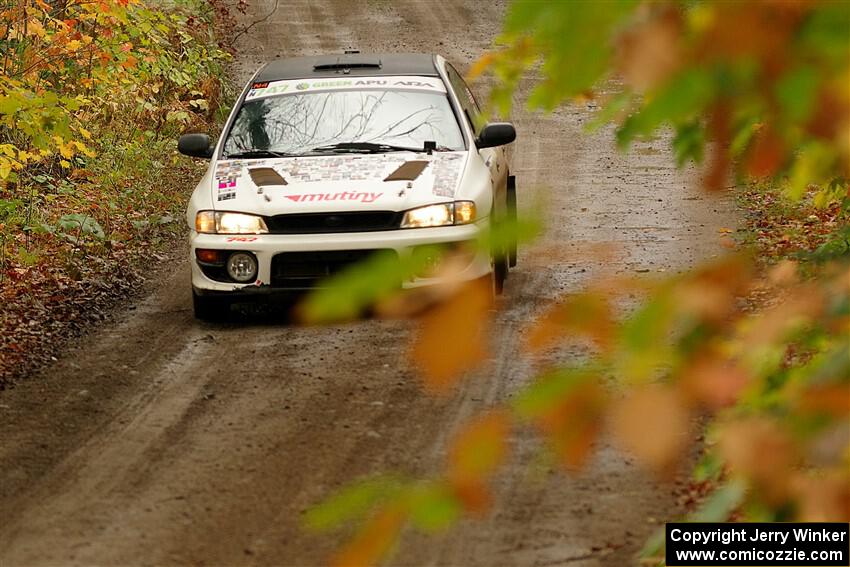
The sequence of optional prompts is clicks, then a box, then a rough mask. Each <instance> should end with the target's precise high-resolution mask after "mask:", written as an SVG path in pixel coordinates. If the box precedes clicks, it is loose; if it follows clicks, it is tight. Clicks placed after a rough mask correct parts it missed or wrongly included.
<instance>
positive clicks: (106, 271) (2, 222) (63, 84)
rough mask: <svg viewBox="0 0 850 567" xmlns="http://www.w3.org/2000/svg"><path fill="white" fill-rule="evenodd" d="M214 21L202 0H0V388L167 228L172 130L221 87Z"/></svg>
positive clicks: (222, 56) (213, 101) (184, 171)
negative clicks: (0, 304)
mask: <svg viewBox="0 0 850 567" xmlns="http://www.w3.org/2000/svg"><path fill="white" fill-rule="evenodd" d="M212 29H213V13H212V10H211V9H210V7H209V4H208V3H207V2H206V0H175V1H172V2H148V1H142V0H97V1H92V0H62V1H50V2H47V1H44V0H0V284H2V287H0V299H2V301H3V303H4V306H5V309H4V310H3V311H2V313H0V331H2V333H0V362H2V364H0V387H2V385H3V382H4V380H5V379H6V378H7V377H8V376H10V375H12V374H14V373H15V372H16V371H17V370H16V369H20V366H19V362H20V361H21V360H23V359H24V358H25V355H26V354H27V353H33V352H35V353H38V352H41V351H43V350H44V349H45V348H48V347H47V345H52V344H55V343H56V341H54V340H53V337H51V336H50V334H51V333H53V332H55V333H57V334H59V335H61V336H67V334H68V332H69V330H68V329H67V328H63V327H62V325H63V324H64V323H66V322H68V320H69V319H74V321H71V325H74V326H76V325H77V324H78V322H79V321H78V320H79V319H81V318H82V317H84V316H87V315H89V314H94V315H95V316H99V313H98V308H97V307H90V308H88V309H83V308H82V306H83V305H85V303H86V301H87V300H88V299H91V298H92V297H93V296H95V295H97V294H98V293H101V292H103V293H106V294H107V295H109V290H110V289H112V290H115V291H116V294H115V295H120V293H121V291H120V290H121V289H123V290H126V289H127V288H128V287H130V286H131V285H133V282H134V278H133V277H132V276H131V274H132V272H133V265H134V264H135V263H137V262H138V261H139V260H140V259H142V258H143V259H144V260H145V261H147V262H150V259H151V257H154V259H155V258H156V256H158V255H159V252H160V248H159V247H160V246H162V242H163V241H164V240H166V239H167V237H168V236H169V235H173V234H174V233H175V232H177V231H178V227H179V224H178V223H177V222H176V219H177V218H179V217H178V214H179V209H180V208H181V207H182V205H181V201H182V198H180V197H179V196H180V192H182V191H187V190H189V189H191V183H189V182H188V181H189V180H190V179H191V178H192V177H193V176H194V175H195V173H196V172H195V170H194V167H193V166H190V165H188V164H186V163H185V162H178V161H177V158H176V151H175V148H174V145H175V144H174V139H175V138H176V137H177V136H178V135H179V134H180V133H181V132H182V131H183V130H185V129H186V128H191V127H193V126H197V127H201V126H205V125H206V124H208V123H213V122H214V121H215V119H216V118H217V113H218V109H219V106H220V105H221V103H222V102H223V100H222V99H223V97H224V96H225V89H224V85H223V82H222V81H221V76H222V72H223V64H224V62H225V61H226V59H227V58H228V55H227V53H226V52H225V51H224V50H223V49H221V48H220V47H219V46H218V45H217V43H216V41H215V39H214V36H213V33H212ZM181 181H182V186H181ZM98 299H99V300H100V301H104V300H105V299H106V298H104V297H103V296H100V297H98ZM95 303H98V302H95ZM30 322H32V324H33V325H36V324H37V325H38V327H36V328H39V330H40V333H41V336H37V335H33V334H32V333H29V332H28V330H29V329H30Z"/></svg>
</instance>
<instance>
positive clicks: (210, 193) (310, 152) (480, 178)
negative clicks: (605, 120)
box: [178, 52, 516, 319]
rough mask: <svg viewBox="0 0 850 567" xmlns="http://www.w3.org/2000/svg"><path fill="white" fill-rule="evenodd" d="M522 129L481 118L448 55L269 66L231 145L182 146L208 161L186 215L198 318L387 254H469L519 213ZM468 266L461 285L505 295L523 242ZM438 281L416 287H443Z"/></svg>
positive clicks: (235, 121) (303, 60)
mask: <svg viewBox="0 0 850 567" xmlns="http://www.w3.org/2000/svg"><path fill="white" fill-rule="evenodd" d="M515 138H516V132H515V131H514V128H513V126H512V125H511V124H508V123H490V124H481V117H480V109H479V107H478V104H477V103H476V101H475V98H474V97H473V95H472V91H470V90H469V87H467V85H466V84H465V83H464V81H463V78H462V77H461V75H460V74H459V73H458V72H457V71H456V70H455V69H454V68H453V67H452V66H451V65H450V64H449V63H448V62H446V60H445V59H443V58H442V57H440V56H439V55H436V56H435V55H424V54H374V55H366V54H359V53H356V52H355V53H346V54H345V55H332V56H318V57H297V58H290V59H280V60H277V61H275V62H273V63H269V64H267V65H265V66H264V67H262V68H261V69H260V70H259V71H258V72H257V73H256V74H255V75H254V76H253V78H252V79H251V81H250V82H249V83H248V85H247V86H246V87H245V90H244V91H243V92H242V95H241V96H240V97H239V100H238V101H237V103H236V105H235V106H234V108H233V111H232V112H231V113H230V117H229V118H228V120H227V122H226V124H225V127H224V130H223V133H222V135H221V137H220V139H219V140H218V141H217V142H216V143H213V142H211V140H210V138H209V137H208V136H207V135H205V134H186V135H184V136H182V137H181V138H180V141H179V144H178V148H179V150H180V152H182V153H183V154H186V155H188V156H193V157H199V158H205V159H209V160H211V163H210V167H209V169H208V170H207V173H206V175H204V177H203V179H201V181H200V183H199V184H198V186H197V188H196V189H195V191H194V193H193V194H192V197H191V200H190V202H189V207H188V211H187V221H188V223H189V226H190V228H191V258H190V262H191V264H192V290H193V297H194V309H195V315H196V316H197V317H199V318H201V319H208V318H215V317H216V316H218V315H220V314H221V313H222V312H224V311H225V310H226V309H227V307H228V305H229V304H230V303H231V302H232V301H233V300H235V299H238V298H240V297H245V296H248V295H251V294H258V293H260V294H262V293H270V292H278V291H287V292H290V291H293V290H304V289H309V288H312V287H315V286H317V285H321V280H322V279H323V278H325V277H327V276H329V275H333V274H334V273H336V272H338V271H339V270H341V269H344V268H345V267H347V266H349V265H351V264H352V263H354V262H357V261H359V260H361V259H363V258H365V257H367V256H369V255H370V254H372V253H374V252H375V251H378V250H383V251H387V250H388V251H391V252H393V253H396V254H399V255H403V254H410V253H411V251H412V250H414V249H415V248H416V247H418V246H424V245H434V244H449V245H454V244H462V243H463V242H466V241H470V240H473V239H475V238H476V237H477V235H478V234H479V232H480V231H481V230H483V229H486V228H487V227H488V226H489V225H490V224H494V223H500V222H502V221H504V220H506V219H508V218H510V217H511V216H512V215H514V214H515V210H516V207H515V205H516V197H515V187H514V182H513V179H514V178H513V176H512V175H511V174H510V169H509V166H510V164H509V161H510V160H509V158H510V152H509V149H510V147H509V144H510V143H511V142H513V141H514V139H515ZM508 248H509V249H508V250H497V251H490V252H487V253H478V254H477V256H474V257H470V258H469V263H468V265H467V266H465V268H463V269H462V272H461V277H462V278H464V279H475V278H482V277H489V278H491V280H492V281H493V285H494V289H495V290H496V292H499V291H501V287H502V284H503V281H504V278H505V277H506V274H507V270H508V266H509V265H513V264H514V263H515V261H516V249H515V246H508ZM437 281H439V280H437V279H436V278H435V277H433V275H432V274H430V273H423V274H422V275H421V277H415V278H412V279H411V280H410V281H408V282H406V283H405V284H404V287H406V288H407V287H417V286H422V285H429V284H433V283H436V282H437Z"/></svg>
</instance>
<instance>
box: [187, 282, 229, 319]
mask: <svg viewBox="0 0 850 567" xmlns="http://www.w3.org/2000/svg"><path fill="white" fill-rule="evenodd" d="M192 310H193V311H194V313H195V319H199V320H201V321H221V320H222V319H225V318H226V317H227V315H228V314H229V313H230V299H229V298H226V297H216V296H209V295H200V294H198V292H197V291H195V290H194V289H193V290H192Z"/></svg>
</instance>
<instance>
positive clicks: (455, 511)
mask: <svg viewBox="0 0 850 567" xmlns="http://www.w3.org/2000/svg"><path fill="white" fill-rule="evenodd" d="M409 505H410V519H411V521H412V522H413V524H414V525H415V526H416V527H417V528H419V529H420V530H422V531H425V532H437V531H441V530H445V529H447V528H448V527H450V526H451V525H452V524H453V523H454V522H455V521H456V520H457V519H458V518H459V517H460V515H461V512H462V506H461V504H460V503H459V502H458V501H457V498H455V496H454V494H453V493H452V491H451V490H450V489H449V487H448V486H446V485H445V484H441V483H440V484H438V483H427V484H422V485H418V486H416V487H414V488H413V489H412V490H411V492H410V495H409Z"/></svg>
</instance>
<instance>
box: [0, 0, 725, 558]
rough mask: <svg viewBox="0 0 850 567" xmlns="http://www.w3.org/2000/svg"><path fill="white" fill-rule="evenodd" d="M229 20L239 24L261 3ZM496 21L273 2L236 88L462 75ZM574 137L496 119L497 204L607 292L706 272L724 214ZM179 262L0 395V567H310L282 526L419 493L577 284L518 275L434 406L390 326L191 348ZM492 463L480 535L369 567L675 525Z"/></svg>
mask: <svg viewBox="0 0 850 567" xmlns="http://www.w3.org/2000/svg"><path fill="white" fill-rule="evenodd" d="M251 4H252V8H251V10H250V13H249V14H248V20H249V21H253V20H256V19H259V18H260V17H262V16H264V15H266V14H267V13H269V12H270V11H271V10H272V8H273V7H274V5H275V2H274V0H256V1H255V2H252V3H251ZM503 10H504V6H503V5H502V3H501V2H495V3H494V2H478V1H476V0H467V1H466V2H461V1H457V2H453V3H449V2H437V1H420V2H413V1H408V2H404V1H399V2H383V1H378V0H371V1H369V2H363V3H354V2H348V1H346V0H336V1H333V0H299V1H287V2H282V3H281V6H280V7H279V8H278V10H277V11H276V12H275V13H274V14H273V15H272V16H271V17H269V18H268V19H267V20H265V21H264V22H262V23H259V24H257V25H256V26H254V27H253V28H252V29H251V31H250V32H249V33H248V34H246V36H244V37H243V38H241V39H240V42H241V43H242V48H243V49H242V53H241V55H240V56H239V60H238V61H237V75H238V76H239V78H240V80H244V79H245V77H246V75H247V74H248V73H249V72H250V70H251V69H253V68H254V67H255V66H256V65H257V64H258V63H260V62H261V61H263V60H266V59H271V58H273V57H276V56H288V55H294V54H312V53H319V52H339V51H341V50H342V49H345V48H353V47H356V48H360V49H361V50H363V51H384V50H386V51H393V50H398V51H429V52H430V51H437V52H440V53H443V54H444V55H445V56H446V57H448V58H449V59H450V60H452V61H454V62H456V63H457V64H458V65H459V66H461V67H465V66H466V65H468V64H469V63H470V62H471V61H472V60H473V59H474V58H475V57H476V56H477V55H479V54H480V53H481V52H482V51H483V50H484V49H485V48H487V47H488V46H489V44H490V42H491V41H492V38H493V37H494V35H495V34H496V33H497V32H498V29H499V21H500V17H501V15H502V13H503ZM526 89H527V87H526ZM592 114H593V110H592V109H589V108H585V107H581V108H570V109H562V110H559V111H558V112H556V113H555V114H553V115H551V116H538V115H533V114H529V113H526V112H524V111H523V110H522V109H521V108H520V109H518V110H517V112H516V115H515V116H514V119H515V123H516V125H517V129H518V132H519V141H518V144H517V152H516V155H517V162H516V170H515V173H516V175H517V177H518V183H519V187H520V199H521V201H522V202H523V203H529V202H531V201H532V200H533V198H534V196H535V194H536V193H537V192H538V191H542V190H543V189H541V188H542V187H547V186H548V187H549V188H551V192H550V194H549V195H548V207H547V210H548V211H549V212H550V218H549V219H548V220H549V227H550V228H549V229H548V232H547V234H546V237H545V240H549V241H555V240H558V241H560V242H563V243H565V245H566V246H570V247H573V248H575V249H581V248H582V247H584V246H585V245H586V244H587V243H596V242H615V243H619V244H620V245H621V254H620V255H619V258H620V259H618V260H616V261H614V263H613V264H610V265H609V267H613V268H614V269H615V270H616V271H619V272H631V271H644V270H648V271H651V272H655V271H658V270H667V271H672V270H676V269H679V268H683V267H686V266H688V265H690V264H691V263H692V262H693V261H695V260H696V259H699V258H704V257H707V256H710V255H712V254H715V253H719V252H720V247H719V244H718V228H719V227H724V226H732V224H733V223H734V220H733V218H732V215H731V211H730V210H729V206H728V205H727V204H724V203H723V202H715V201H711V200H708V199H707V198H706V197H704V196H703V195H701V194H700V193H699V192H698V190H696V189H694V188H693V187H692V185H693V172H690V173H689V172H684V173H679V172H677V171H675V170H674V169H673V168H672V158H671V156H670V154H669V152H668V149H667V147H668V141H667V140H659V141H655V142H653V143H647V144H643V145H640V146H638V147H637V148H636V151H634V152H633V153H631V154H630V155H628V156H623V155H619V154H617V153H616V152H615V150H614V149H613V144H612V136H611V134H612V133H611V131H610V130H604V131H602V132H599V133H597V134H594V135H591V136H586V135H584V134H583V133H582V128H583V125H584V124H585V123H586V122H587V121H588V120H589V119H590V118H591V117H592ZM188 182H189V181H188V180H187V183H188ZM182 258H183V257H182V256H180V262H179V263H178V264H177V265H175V266H166V267H165V268H164V269H163V270H162V271H161V274H162V276H161V284H159V285H157V286H156V288H155V289H154V290H153V292H152V293H151V295H150V296H149V297H147V298H146V299H145V300H144V301H141V302H139V303H138V304H137V305H135V306H133V308H131V309H128V310H127V311H126V313H123V314H121V315H120V316H119V317H118V320H117V322H115V323H113V324H110V325H108V326H107V327H105V328H103V329H100V330H99V331H98V332H96V333H94V334H92V335H91V336H89V337H88V338H86V339H85V340H84V341H82V342H80V343H79V344H77V345H75V346H74V347H73V348H72V349H71V350H70V351H69V352H68V353H67V355H65V356H64V357H63V358H61V359H60V360H59V361H58V362H57V363H56V364H55V365H54V366H53V367H52V368H49V369H48V370H47V371H45V372H44V373H43V374H41V375H38V376H32V377H30V379H28V380H26V381H24V382H22V383H21V384H20V385H19V386H18V387H17V388H15V389H13V390H11V391H8V392H3V393H2V395H0V566H2V567H12V566H31V565H92V564H98V565H154V564H156V565H272V564H274V565H316V564H321V563H322V562H323V561H324V560H325V559H326V557H327V555H328V553H329V552H330V551H331V550H332V549H333V548H334V546H335V545H336V544H337V543H338V542H339V538H338V537H337V536H333V535H332V536H327V535H324V536H317V535H313V534H310V533H307V532H305V531H303V530H302V529H301V527H300V519H301V515H302V513H303V511H304V510H305V508H307V507H309V506H310V505H311V504H312V503H314V502H316V501H317V500H318V499H320V498H321V497H322V496H323V495H326V494H328V492H329V491H332V490H333V489H335V488H337V487H339V486H341V485H342V484H343V483H345V482H346V481H348V480H350V479H353V478H355V477H357V476H359V475H365V474H369V473H375V472H383V471H400V472H405V473H410V474H414V475H426V474H429V473H432V472H434V471H436V470H438V468H439V467H440V465H441V460H442V457H443V454H444V450H445V446H446V439H447V437H448V436H449V435H450V434H451V432H452V431H453V430H454V429H455V428H456V427H457V426H458V425H459V424H460V423H462V422H463V420H464V419H466V418H467V417H469V416H470V415H472V414H473V413H474V412H476V411H478V410H480V409H482V408H485V407H486V406H488V405H489V404H492V403H495V402H498V401H499V400H503V399H505V398H506V397H508V396H509V395H510V394H511V392H512V391H514V390H515V389H516V388H518V387H519V386H520V385H522V384H523V383H524V382H526V381H527V380H528V379H529V377H530V376H531V369H530V366H529V363H528V362H527V361H524V360H523V359H522V358H521V357H520V356H519V355H518V353H519V349H518V344H517V333H516V331H517V330H518V329H520V328H522V326H523V325H524V324H525V323H526V322H527V321H528V320H529V319H530V318H531V317H532V316H533V314H534V313H535V312H536V310H538V309H539V308H540V307H541V306H542V304H543V302H544V301H545V300H546V299H548V298H551V297H554V296H556V295H557V294H558V293H560V292H563V291H565V290H573V289H577V288H578V287H580V286H581V284H582V282H584V281H586V280H587V278H588V277H590V276H591V275H592V274H593V273H594V271H595V270H597V269H598V268H599V265H598V264H597V263H594V262H592V261H584V262H583V261H572V262H568V263H556V264H548V265H545V267H540V266H537V267H533V268H532V267H529V266H530V265H531V264H532V260H533V258H531V257H530V255H529V254H528V253H527V252H526V253H524V254H523V253H521V256H520V267H519V269H518V270H517V271H516V272H514V273H512V276H511V278H510V280H509V282H508V287H507V304H508V307H507V308H506V309H505V310H504V311H503V312H501V313H500V315H499V316H498V332H497V333H496V336H495V337H494V348H493V355H492V360H491V362H490V364H489V365H488V367H487V368H486V369H484V370H482V371H481V372H480V373H479V374H478V375H475V376H472V377H470V378H469V379H468V380H467V381H466V382H464V384H463V386H462V387H460V388H459V389H458V390H457V391H456V392H455V393H454V394H453V395H451V396H448V397H446V398H443V399H434V398H429V397H427V396H425V395H423V394H422V393H421V391H420V389H419V386H418V383H417V380H416V377H415V374H414V372H413V370H412V369H411V368H410V366H409V364H408V362H407V361H406V359H405V356H404V346H405V341H406V339H407V337H408V335H409V330H410V327H409V325H408V324H406V323H400V322H384V321H363V322H359V323H355V324H352V325H345V326H333V327H323V328H307V329H304V328H295V327H290V326H287V325H285V324H282V323H279V322H275V321H268V320H263V321H258V322H256V323H240V322H234V323H230V324H224V325H219V326H214V325H205V324H200V323H197V322H196V321H195V320H194V319H193V318H192V314H191V310H190V295H189V286H188V281H189V275H188V274H189V272H188V267H187V266H186V265H185V262H184V261H183V260H182ZM557 356H560V357H566V358H568V357H570V356H575V354H574V353H570V352H569V351H564V352H560V353H558V355H557ZM513 441H514V443H515V444H516V446H517V448H518V453H519V457H518V458H517V459H516V460H515V461H514V462H513V464H512V465H511V466H510V467H508V469H507V470H506V472H505V474H504V475H502V476H500V477H499V481H498V484H497V498H496V504H495V507H494V509H493V511H492V513H491V514H489V516H488V517H487V518H486V519H484V520H482V521H479V522H465V523H464V524H463V525H462V526H461V527H460V528H459V529H456V530H454V531H452V532H450V533H448V534H446V535H444V536H438V537H435V538H425V537H421V536H418V535H416V534H409V535H408V537H406V538H405V539H404V541H403V543H402V545H401V547H400V549H399V550H398V553H397V554H396V555H395V556H394V558H393V561H392V563H393V564H396V565H481V566H495V565H523V566H531V565H541V566H543V565H624V564H628V563H629V562H630V561H631V560H630V557H631V556H632V554H633V553H634V552H635V551H636V550H637V549H638V548H639V547H640V545H641V543H642V542H643V540H644V539H645V537H646V536H647V535H648V534H649V533H651V532H652V531H653V530H654V529H655V528H656V526H657V524H658V523H661V522H663V521H664V519H665V518H666V517H667V516H668V515H672V514H674V513H675V511H676V508H675V505H674V502H673V498H672V497H671V495H670V489H669V487H660V488H658V487H656V486H655V485H654V484H653V483H652V481H651V479H649V478H647V477H646V476H644V475H643V474H642V473H641V472H640V471H639V470H638V469H637V468H636V467H634V466H633V465H632V464H630V462H629V460H628V459H627V458H625V457H624V456H622V455H621V454H619V453H618V452H617V451H616V450H614V449H613V448H611V447H608V446H604V447H600V449H599V451H598V452H597V456H596V457H595V458H594V460H593V462H592V464H591V466H590V467H589V468H588V469H587V470H585V471H584V472H583V473H582V474H581V475H579V476H578V477H567V476H563V475H560V474H549V473H541V472H539V471H538V470H537V469H532V468H530V467H529V466H528V460H529V459H530V456H531V454H532V452H533V449H534V443H533V439H532V438H531V437H526V436H524V435H519V436H517V438H516V439H514V440H513ZM340 537H341V536H340Z"/></svg>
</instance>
